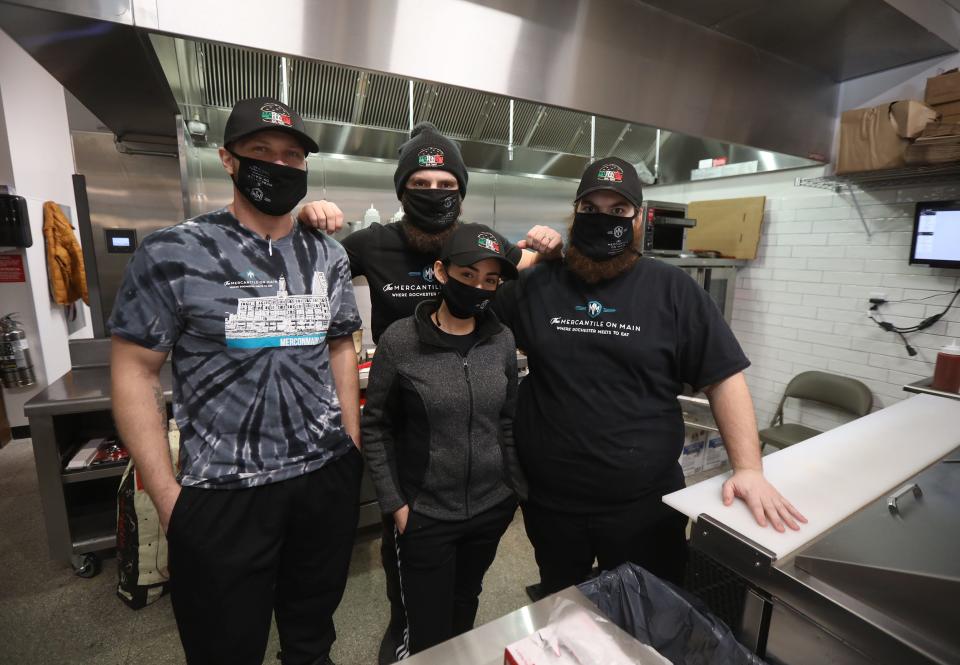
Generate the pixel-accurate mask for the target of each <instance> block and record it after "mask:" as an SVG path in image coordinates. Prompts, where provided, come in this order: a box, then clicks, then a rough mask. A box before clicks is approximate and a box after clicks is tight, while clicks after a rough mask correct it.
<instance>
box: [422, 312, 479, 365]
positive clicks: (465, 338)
mask: <svg viewBox="0 0 960 665" xmlns="http://www.w3.org/2000/svg"><path fill="white" fill-rule="evenodd" d="M431 320H432V319H431ZM437 333H438V334H439V335H440V339H442V340H443V343H444V344H448V345H449V346H451V347H452V348H454V349H456V351H457V353H459V354H460V355H461V356H463V357H466V356H467V352H468V351H470V349H472V348H473V345H474V344H476V343H477V330H476V328H474V330H473V332H471V333H467V334H466V335H451V334H450V333H448V332H446V331H445V330H443V329H442V328H438V329H437Z"/></svg>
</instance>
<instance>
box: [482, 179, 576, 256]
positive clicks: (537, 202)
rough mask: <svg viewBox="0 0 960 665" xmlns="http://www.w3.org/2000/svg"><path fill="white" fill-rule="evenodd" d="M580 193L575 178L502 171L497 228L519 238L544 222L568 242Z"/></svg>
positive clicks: (497, 199)
mask: <svg viewBox="0 0 960 665" xmlns="http://www.w3.org/2000/svg"><path fill="white" fill-rule="evenodd" d="M576 192H577V182H576V181H574V180H565V179H559V178H529V177H523V176H509V175H503V174H498V175H497V196H496V220H495V223H494V227H495V228H496V229H497V231H499V232H500V233H502V234H503V235H504V236H506V237H507V239H509V240H512V241H516V240H519V239H520V238H522V237H523V236H524V235H525V234H526V232H527V231H528V230H529V229H530V227H532V226H534V225H537V224H543V225H545V226H549V227H551V228H554V229H557V230H558V231H560V232H561V233H562V234H563V235H564V238H565V240H564V241H566V234H567V226H568V224H569V222H570V221H571V215H572V214H573V198H574V196H575V195H576Z"/></svg>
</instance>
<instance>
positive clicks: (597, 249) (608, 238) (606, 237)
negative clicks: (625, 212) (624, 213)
mask: <svg viewBox="0 0 960 665" xmlns="http://www.w3.org/2000/svg"><path fill="white" fill-rule="evenodd" d="M570 243H571V244H572V245H573V246H574V247H576V248H577V249H579V250H580V252H581V253H583V255H584V256H586V257H588V258H591V259H593V260H594V261H606V260H607V259H612V258H613V257H615V256H620V255H621V254H623V253H624V252H625V251H626V250H627V249H628V248H630V247H631V246H632V245H633V219H632V218H630V217H620V216H618V215H607V214H605V213H602V212H578V213H577V214H576V215H574V217H573V229H571V231H570Z"/></svg>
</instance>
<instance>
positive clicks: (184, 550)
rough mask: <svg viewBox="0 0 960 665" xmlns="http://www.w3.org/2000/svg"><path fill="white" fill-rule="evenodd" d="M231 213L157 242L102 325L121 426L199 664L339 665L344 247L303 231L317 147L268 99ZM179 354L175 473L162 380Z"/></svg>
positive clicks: (147, 246)
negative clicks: (272, 662)
mask: <svg viewBox="0 0 960 665" xmlns="http://www.w3.org/2000/svg"><path fill="white" fill-rule="evenodd" d="M223 145H224V147H222V148H220V160H221V162H222V165H223V168H224V170H225V171H226V172H227V174H228V175H229V177H230V179H231V180H232V181H233V185H234V189H233V201H232V202H231V203H230V204H229V205H228V206H226V207H224V208H221V209H220V210H215V211H213V212H209V213H206V214H203V215H200V216H198V217H195V218H193V219H189V220H187V221H185V222H183V223H182V224H178V225H176V226H171V227H168V228H165V229H161V230H159V231H156V232H154V233H151V234H150V235H149V236H147V237H146V238H145V239H144V240H143V242H142V243H141V245H140V247H139V248H138V249H137V251H136V253H134V255H133V258H132V259H131V261H130V263H129V265H128V266H127V270H126V273H125V275H124V280H123V284H122V286H121V287H120V291H119V293H118V294H117V302H116V305H115V306H114V310H113V314H112V316H111V317H110V322H109V324H108V327H109V328H110V331H111V334H112V336H113V338H112V358H111V372H112V383H113V386H112V394H113V415H114V419H115V420H116V423H117V428H118V430H119V432H120V436H121V437H122V439H123V441H124V443H125V444H126V446H127V448H128V449H129V450H130V453H131V455H132V456H133V459H134V461H135V463H136V465H137V472H138V478H142V479H143V483H144V485H145V487H146V490H147V493H148V494H149V495H150V498H151V500H152V501H153V503H154V505H155V506H156V509H157V514H158V516H159V519H160V525H161V526H162V528H163V530H164V531H165V532H166V535H167V543H168V545H169V552H170V571H171V576H170V588H171V604H172V605H173V612H174V616H175V617H176V620H177V629H178V630H179V632H180V640H181V642H182V643H183V648H184V652H185V653H186V660H187V663H188V664H189V665H243V664H245V663H246V664H249V665H260V664H261V663H262V662H263V657H264V652H265V650H266V647H267V639H268V637H269V634H270V623H271V622H270V620H271V615H275V617H276V623H277V630H278V633H279V636H280V648H281V653H280V660H281V662H282V663H283V664H284V665H324V664H326V663H330V656H329V653H330V647H331V645H332V644H333V642H334V639H335V631H334V626H333V612H334V610H335V609H336V608H337V605H338V604H339V603H340V599H341V597H342V596H343V590H344V587H345V585H346V580H347V572H348V568H349V564H350V555H351V552H352V549H353V540H354V535H355V532H356V528H357V518H358V513H359V508H358V502H359V497H360V479H361V474H362V471H363V460H362V457H361V456H360V453H359V451H358V446H359V443H360V432H359V429H360V405H359V382H358V377H357V358H356V354H355V352H354V348H353V339H352V333H353V332H354V331H355V330H357V329H359V328H360V317H359V314H358V312H357V306H356V303H355V301H354V296H353V287H352V283H351V281H350V265H349V260H348V259H347V255H346V252H345V251H344V250H343V248H342V247H341V246H340V245H339V244H338V243H337V242H335V241H334V240H333V239H331V238H329V237H328V236H326V235H325V234H323V233H319V232H317V231H315V230H311V229H308V228H306V227H303V226H302V225H300V224H297V223H295V221H294V218H293V215H291V211H292V210H293V209H294V207H296V206H297V205H298V204H299V203H300V201H301V199H303V197H304V195H305V194H306V192H307V170H306V169H307V163H306V155H307V153H308V152H316V151H317V144H316V142H314V140H313V139H312V138H311V137H310V136H309V135H308V134H307V133H306V132H305V130H304V125H303V121H302V120H301V119H300V116H299V115H298V114H297V113H296V111H294V110H293V109H291V108H290V107H289V106H287V105H286V104H283V103H281V102H279V101H277V100H275V99H270V98H265V97H261V98H254V99H244V100H240V101H238V102H237V103H236V105H235V106H234V108H233V110H232V111H231V113H230V117H229V118H228V120H227V124H226V128H225V131H224V140H223ZM171 352H172V368H173V415H174V418H175V419H176V421H177V424H178V425H179V428H180V459H179V463H178V464H177V470H178V473H176V475H175V469H174V468H173V465H172V464H171V463H170V449H169V445H168V443H167V408H166V405H165V403H164V398H163V390H162V388H161V384H160V372H161V368H162V367H163V365H164V362H165V360H166V358H167V356H168V355H171Z"/></svg>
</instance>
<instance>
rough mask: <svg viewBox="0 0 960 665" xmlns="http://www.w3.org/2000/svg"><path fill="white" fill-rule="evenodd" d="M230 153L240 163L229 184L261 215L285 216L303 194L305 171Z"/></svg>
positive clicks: (305, 178) (305, 184) (304, 190)
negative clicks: (234, 186)
mask: <svg viewBox="0 0 960 665" xmlns="http://www.w3.org/2000/svg"><path fill="white" fill-rule="evenodd" d="M230 154H231V155H233V156H234V157H236V158H237V161H239V162H240V167H239V168H238V169H237V172H236V173H235V174H234V176H233V184H234V185H236V186H237V189H238V190H240V193H241V194H243V197H244V198H245V199H247V200H248V201H249V202H250V203H251V204H252V205H253V207H254V208H256V209H257V210H259V211H260V212H262V213H263V214H265V215H272V216H274V217H279V216H281V215H286V214H287V213H289V212H290V211H291V210H293V209H294V207H295V206H296V205H297V204H298V203H300V201H302V200H303V197H305V196H306V195H307V172H306V171H305V170H303V169H297V168H294V167H292V166H285V165H283V164H274V163H273V162H264V161H262V160H259V159H253V158H252V157H241V156H240V155H237V154H236V153H233V152H231V153H230Z"/></svg>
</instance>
